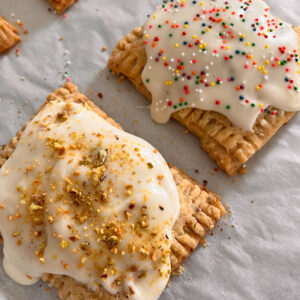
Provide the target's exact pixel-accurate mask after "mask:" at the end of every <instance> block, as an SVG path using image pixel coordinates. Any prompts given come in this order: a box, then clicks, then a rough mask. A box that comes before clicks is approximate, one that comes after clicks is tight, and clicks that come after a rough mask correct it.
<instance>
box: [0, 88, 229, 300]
mask: <svg viewBox="0 0 300 300" xmlns="http://www.w3.org/2000/svg"><path fill="white" fill-rule="evenodd" d="M0 167H1V169H0V189H1V195H0V232H1V234H2V236H3V241H4V262H3V264H4V268H5V270H6V272H7V273H8V275H9V276H10V277H11V278H12V279H14V280H15V281H17V282H19V283H21V284H27V285H31V284H34V283H35V282H37V281H38V280H39V278H42V279H43V280H46V281H48V282H49V284H50V285H53V286H55V287H56V288H57V290H58V293H59V296H60V297H61V298H64V299H99V300H100V299H102V300H103V299H158V297H159V296H160V294H161V293H162V291H163V290H164V288H165V286H166V284H167V282H168V279H169V276H170V273H171V270H172V269H176V268H177V267H178V266H180V264H181V263H182V262H183V260H184V259H185V258H187V257H188V256H189V255H190V254H191V252H192V251H193V250H194V249H195V248H196V246H197V245H198V243H199V242H203V241H204V237H205V235H206V233H207V232H208V231H210V230H212V229H213V227H214V225H215V223H216V222H217V221H218V220H219V219H220V218H221V217H222V215H224V213H225V210H224V207H223V206H222V204H221V201H220V198H219V196H217V195H215V194H214V193H212V192H210V191H207V190H206V189H205V188H203V187H202V186H200V185H199V184H198V183H197V182H195V181H194V180H193V179H191V178H190V177H188V176H186V175H185V174H184V173H183V172H182V171H181V170H179V169H177V168H175V167H173V166H169V165H168V164H167V163H166V162H165V161H164V159H163V158H162V156H161V155H160V154H159V152H158V151H157V150H156V149H154V148H153V147H152V146H151V145H150V144H148V143H147V142H145V141H144V140H142V139H140V138H138V137H136V136H133V135H130V134H128V133H126V132H124V131H123V130H122V129H121V127H120V125H118V124H117V123H115V122H114V121H113V120H112V119H110V118H109V117H107V115H106V114H105V113H104V112H103V111H101V110H100V109H99V108H98V107H96V106H95V105H94V104H93V103H92V102H91V101H89V100H88V99H87V98H86V97H85V96H84V95H82V94H80V93H79V92H78V89H77V87H76V86H75V85H73V84H72V83H66V85H65V86H64V88H60V89H58V90H57V91H55V92H54V93H52V94H50V95H49V97H48V99H47V101H46V103H45V104H44V105H43V106H42V107H41V109H40V111H39V112H38V113H37V114H36V115H35V116H34V117H33V118H32V119H31V120H30V121H28V122H27V124H26V125H25V126H24V128H23V129H22V130H21V131H20V132H18V133H17V135H16V137H15V138H13V139H12V140H11V141H10V143H9V144H8V145H7V146H5V147H4V148H3V150H2V152H1V153H0Z"/></svg>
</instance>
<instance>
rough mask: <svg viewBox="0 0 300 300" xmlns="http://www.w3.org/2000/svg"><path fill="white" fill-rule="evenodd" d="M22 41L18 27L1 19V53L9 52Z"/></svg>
mask: <svg viewBox="0 0 300 300" xmlns="http://www.w3.org/2000/svg"><path fill="white" fill-rule="evenodd" d="M20 41H21V38H20V37H19V36H18V35H17V29H16V27H14V26H13V25H11V24H9V23H8V22H7V21H5V20H4V19H3V18H2V17H0V53H3V52H5V51H7V50H8V49H10V48H12V47H13V46H14V45H16V44H17V43H18V42H20Z"/></svg>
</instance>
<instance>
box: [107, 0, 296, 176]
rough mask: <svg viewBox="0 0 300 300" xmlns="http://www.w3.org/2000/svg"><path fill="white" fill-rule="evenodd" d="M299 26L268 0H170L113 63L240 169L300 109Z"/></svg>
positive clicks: (225, 164) (225, 165)
mask: <svg viewBox="0 0 300 300" xmlns="http://www.w3.org/2000/svg"><path fill="white" fill-rule="evenodd" d="M299 33H300V28H293V27H292V26H291V25H289V24H287V23H284V22H282V21H280V20H279V19H277V18H275V17H273V16H272V14H271V13H270V10H269V8H268V6H267V5H266V3H265V2H264V1H262V0H254V1H248V2H241V1H239V0H233V1H224V0H216V1H210V0H204V1H199V0H197V1H181V0H176V1H164V2H163V4H162V5H161V6H159V7H158V9H157V10H156V11H155V12H154V13H153V14H152V15H151V16H150V17H149V20H148V21H147V22H146V24H145V25H144V26H143V27H142V28H136V29H134V30H133V32H132V33H130V34H128V35H127V36H126V37H125V38H123V39H122V40H121V41H120V42H119V43H118V45H117V46H116V48H115V49H114V51H113V52H112V55H111V57H110V60H109V64H108V67H109V68H110V69H111V70H112V71H113V73H117V74H122V75H125V76H126V77H128V78H129V79H130V80H131V81H132V82H133V83H134V85H135V86H136V88H137V90H138V91H140V92H141V93H142V94H144V95H145V96H146V97H147V98H148V99H149V100H150V101H152V104H151V115H152V117H153V119H154V120H155V121H157V122H159V123H165V122H167V121H168V120H169V118H170V116H172V117H173V118H175V119H176V120H178V121H179V122H180V123H182V124H183V125H184V126H185V127H186V128H187V129H188V130H189V131H191V132H192V133H194V134H195V135H196V136H198V137H199V138H200V140H201V144H202V147H203V149H204V150H205V151H206V152H208V154H209V155H210V156H211V158H212V159H213V160H215V161H216V163H217V164H218V165H219V167H220V168H222V169H223V170H225V171H226V172H227V173H228V174H229V175H234V174H235V173H236V171H237V170H238V169H239V168H240V167H241V166H242V165H243V164H245V163H246V162H247V160H248V159H249V158H250V157H252V156H253V155H254V154H255V153H256V151H258V150H259V149H260V148H262V147H263V146H264V145H265V144H266V143H267V141H268V140H269V139H270V138H271V137H272V136H273V135H274V134H275V133H276V132H277V131H278V130H279V128H281V127H282V126H283V125H284V124H285V123H287V122H288V121H289V120H290V119H291V118H292V117H293V116H294V114H295V111H297V110H299V109H300V94H299V91H300V77H299V74H300V67H299V65H300V63H299V57H298V49H299Z"/></svg>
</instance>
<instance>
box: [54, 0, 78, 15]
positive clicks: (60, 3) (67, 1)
mask: <svg viewBox="0 0 300 300" xmlns="http://www.w3.org/2000/svg"><path fill="white" fill-rule="evenodd" d="M48 1H49V3H50V4H51V5H52V6H53V7H54V8H55V10H56V12H57V13H58V14H61V13H63V12H64V11H65V10H66V9H67V8H68V7H70V6H71V5H73V4H74V3H75V0H48Z"/></svg>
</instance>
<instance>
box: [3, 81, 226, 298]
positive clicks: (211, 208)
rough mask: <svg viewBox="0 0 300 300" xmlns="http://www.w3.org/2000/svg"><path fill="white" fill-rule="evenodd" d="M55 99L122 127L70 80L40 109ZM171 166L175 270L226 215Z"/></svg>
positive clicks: (61, 284)
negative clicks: (176, 205)
mask: <svg viewBox="0 0 300 300" xmlns="http://www.w3.org/2000/svg"><path fill="white" fill-rule="evenodd" d="M55 100H60V101H74V102H77V103H78V102H79V103H87V104H88V105H89V106H90V107H91V109H92V110H93V111H95V112H96V113H97V114H98V115H99V116H101V117H102V118H104V119H105V120H106V121H107V122H108V123H110V124H111V125H113V126H115V127H117V128H121V127H120V125H119V124H117V123H116V122H115V121H114V120H112V119H111V118H109V117H108V116H107V115H106V114H105V113H104V112H103V111H102V110H100V109H99V108H98V107H97V106H96V105H95V104H93V102H91V101H90V100H88V99H87V98H86V97H85V96H84V95H82V94H81V93H79V92H78V89H77V87H76V86H75V85H74V84H72V83H66V84H65V86H64V87H63V88H60V89H58V90H56V91H55V92H54V93H52V94H50V95H49V97H48V99H47V101H46V103H45V104H44V105H43V106H42V107H41V110H42V109H43V107H44V106H45V105H46V104H47V103H48V102H49V101H55ZM25 128H26V125H25V126H24V128H23V129H22V130H21V131H19V132H18V133H17V134H16V136H15V137H14V138H12V139H11V141H10V142H9V143H8V145H7V146H4V147H3V149H2V151H1V152H0V167H1V166H2V165H3V164H4V162H5V161H6V160H7V159H8V158H9V157H10V156H11V155H12V153H13V152H14V149H15V148H16V146H17V143H18V140H19V138H20V136H21V134H22V132H23V130H24V129H25ZM170 169H171V172H172V175H173V177H174V181H175V183H176V186H177V189H178V193H179V197H180V206H181V208H180V216H179V218H178V220H177V222H176V223H175V225H174V227H173V231H174V233H173V234H174V242H173V244H172V246H171V250H172V254H171V263H172V269H173V270H174V269H176V268H178V267H179V266H180V264H181V263H182V262H183V261H184V260H185V259H186V258H187V257H188V256H189V255H190V254H191V253H192V252H193V250H194V249H195V248H196V246H197V245H198V244H199V243H201V242H204V239H205V235H206V234H207V232H209V231H210V230H212V229H213V228H214V225H215V224H216V222H218V221H219V219H220V218H221V217H222V216H223V215H224V214H225V209H224V207H223V206H222V203H221V201H220V198H219V196H218V195H216V194H214V193H212V192H210V191H208V190H206V189H205V188H203V187H202V186H201V185H200V184H198V183H197V182H196V181H194V180H193V179H191V178H190V177H188V176H187V175H185V174H184V172H183V171H181V170H180V169H178V168H176V167H174V166H171V165H170ZM42 279H43V280H45V281H47V282H49V284H50V285H52V286H54V287H56V288H57V290H58V293H59V296H60V297H61V298H62V299H102V300H103V299H117V297H115V296H112V295H111V294H109V293H108V292H107V291H106V290H104V288H101V289H100V290H99V291H98V292H97V293H95V292H92V291H90V290H89V289H88V288H87V287H86V286H85V285H83V284H81V283H79V282H78V281H76V280H74V279H72V278H70V277H67V276H58V275H51V274H44V275H43V278H42ZM118 299H120V298H118Z"/></svg>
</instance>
